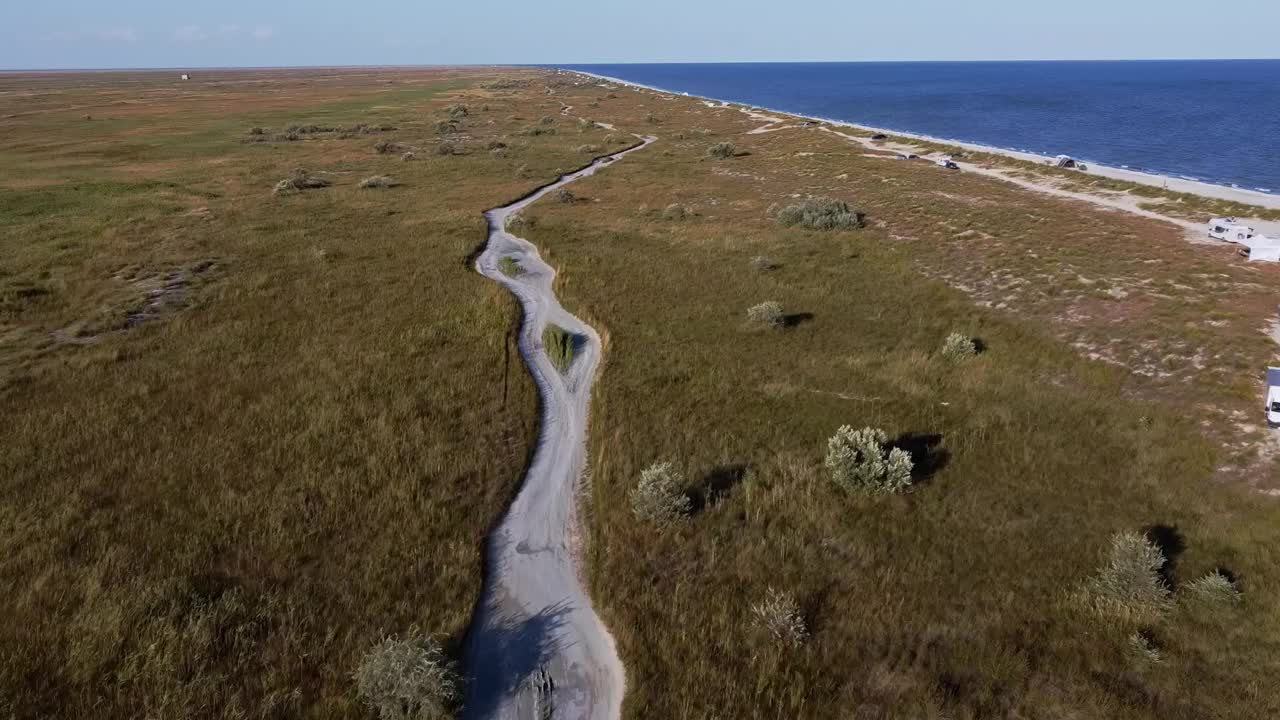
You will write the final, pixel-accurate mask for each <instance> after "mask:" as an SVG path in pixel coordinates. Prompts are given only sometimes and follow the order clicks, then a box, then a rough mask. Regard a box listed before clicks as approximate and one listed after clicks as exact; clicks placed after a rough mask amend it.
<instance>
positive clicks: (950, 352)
mask: <svg viewBox="0 0 1280 720" xmlns="http://www.w3.org/2000/svg"><path fill="white" fill-rule="evenodd" d="M977 354H978V346H977V344H976V343H974V342H973V338H970V337H969V336H968V335H965V334H964V333H958V332H953V333H951V334H950V335H948V336H947V339H946V340H945V341H943V343H942V357H944V358H946V359H947V360H950V361H951V362H954V363H959V362H964V361H965V360H968V359H969V358H972V357H973V356H975V355H977Z"/></svg>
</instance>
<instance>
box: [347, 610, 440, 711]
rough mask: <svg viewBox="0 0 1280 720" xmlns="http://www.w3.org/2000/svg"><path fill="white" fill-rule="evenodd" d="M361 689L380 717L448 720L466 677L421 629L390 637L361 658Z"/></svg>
mask: <svg viewBox="0 0 1280 720" xmlns="http://www.w3.org/2000/svg"><path fill="white" fill-rule="evenodd" d="M355 680H356V690H357V692H358V693H359V694H360V699H361V701H362V702H364V704H365V706H366V707H368V708H369V709H370V710H373V711H374V712H375V713H377V715H378V718H379V720H446V719H447V718H451V717H453V711H454V709H455V708H456V707H457V705H458V703H459V702H460V701H461V697H462V693H461V681H460V679H459V677H458V675H457V672H456V671H455V670H454V668H453V663H452V662H450V660H449V658H448V657H447V656H446V655H445V653H444V649H443V648H441V647H440V644H439V643H437V642H436V641H435V640H433V639H431V638H430V637H428V636H426V635H423V634H422V633H421V632H420V631H418V630H416V629H415V630H413V631H411V632H410V633H409V634H408V635H407V636H406V637H404V638H398V637H394V636H392V637H389V638H386V639H385V640H383V641H382V642H380V643H378V645H377V646H376V647H374V648H373V649H372V650H370V651H369V652H368V654H366V655H365V656H364V658H363V659H362V660H361V661H360V666H359V668H358V669H357V670H356V672H355Z"/></svg>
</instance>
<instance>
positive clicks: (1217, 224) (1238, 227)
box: [1209, 218, 1253, 242]
mask: <svg viewBox="0 0 1280 720" xmlns="http://www.w3.org/2000/svg"><path fill="white" fill-rule="evenodd" d="M1209 237H1211V238H1213V239H1215V240H1224V241H1226V242H1241V241H1243V240H1248V239H1249V238H1251V237H1253V228H1251V227H1249V226H1248V225H1245V224H1244V223H1242V222H1240V221H1239V220H1236V219H1235V218H1214V219H1212V220H1210V221H1209Z"/></svg>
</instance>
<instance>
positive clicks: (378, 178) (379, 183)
mask: <svg viewBox="0 0 1280 720" xmlns="http://www.w3.org/2000/svg"><path fill="white" fill-rule="evenodd" d="M399 184H400V183H398V182H396V181H395V179H394V178H392V177H389V176H387V175H374V176H373V177H367V178H365V179H363V180H361V181H360V187H362V188H364V189H366V190H369V189H380V188H391V187H395V186H396V185H399Z"/></svg>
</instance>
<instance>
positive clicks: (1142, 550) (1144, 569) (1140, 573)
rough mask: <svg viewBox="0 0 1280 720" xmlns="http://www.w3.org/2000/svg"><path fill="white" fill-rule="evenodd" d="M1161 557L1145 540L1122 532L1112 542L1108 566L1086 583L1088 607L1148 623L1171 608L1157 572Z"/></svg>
mask: <svg viewBox="0 0 1280 720" xmlns="http://www.w3.org/2000/svg"><path fill="white" fill-rule="evenodd" d="M1165 562H1166V558H1165V556H1164V553H1163V552H1162V551H1161V550H1160V548H1159V547H1157V546H1156V544H1155V543H1153V542H1151V540H1149V539H1148V538H1146V537H1145V536H1143V535H1141V534H1139V533H1136V532H1132V531H1125V532H1121V533H1117V534H1116V535H1114V536H1112V538H1111V552H1110V554H1109V555H1108V556H1107V563H1106V565H1103V566H1102V567H1101V568H1100V569H1099V570H1098V572H1097V574H1095V575H1094V576H1093V577H1092V578H1090V579H1089V580H1088V581H1086V583H1085V587H1084V592H1085V596H1086V599H1087V602H1088V604H1089V605H1090V606H1091V607H1092V609H1093V610H1094V611H1095V612H1097V613H1098V614H1100V615H1104V616H1109V617H1113V618H1118V619H1121V620H1130V621H1136V622H1147V621H1150V620H1154V619H1156V618H1158V617H1159V616H1160V615H1162V614H1163V613H1164V612H1165V611H1167V610H1168V609H1169V608H1170V607H1171V606H1172V601H1171V599H1170V593H1169V587H1168V586H1167V585H1165V582H1164V578H1163V577H1161V575H1160V571H1161V570H1162V569H1163V568H1164V564H1165Z"/></svg>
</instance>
